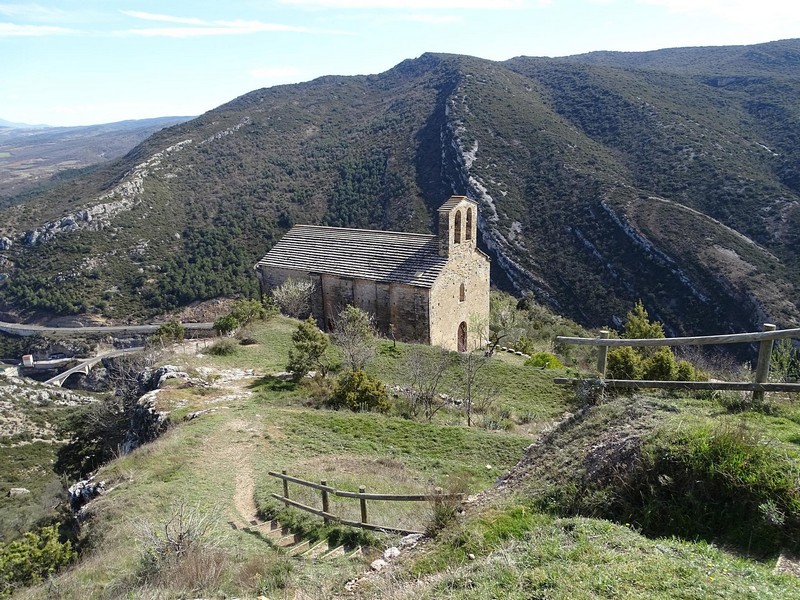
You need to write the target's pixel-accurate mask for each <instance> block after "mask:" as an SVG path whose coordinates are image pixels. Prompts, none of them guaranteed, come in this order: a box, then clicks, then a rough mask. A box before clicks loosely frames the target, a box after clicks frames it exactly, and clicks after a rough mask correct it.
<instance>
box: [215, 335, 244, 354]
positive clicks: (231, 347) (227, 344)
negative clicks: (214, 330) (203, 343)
mask: <svg viewBox="0 0 800 600" xmlns="http://www.w3.org/2000/svg"><path fill="white" fill-rule="evenodd" d="M238 345H239V344H238V343H237V342H236V340H234V339H232V338H224V339H221V340H218V341H216V342H214V344H213V345H212V346H211V347H210V348H209V349H208V353H209V354H212V355H214V356H231V355H233V354H236V348H237V346H238Z"/></svg>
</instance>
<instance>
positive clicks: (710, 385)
mask: <svg viewBox="0 0 800 600" xmlns="http://www.w3.org/2000/svg"><path fill="white" fill-rule="evenodd" d="M608 336H609V332H608V331H606V330H603V331H601V332H600V337H597V338H577V337H566V336H558V337H556V341H557V342H561V343H564V344H576V345H583V346H598V349H599V352H598V356H597V372H598V373H599V375H600V380H601V382H602V384H603V385H605V386H607V387H612V388H662V389H671V390H740V391H751V392H753V400H754V401H761V400H763V399H764V393H765V392H800V383H768V382H767V379H768V378H769V366H770V358H771V356H772V345H773V342H774V341H775V340H782V339H791V338H800V329H776V327H775V325H773V324H772V323H764V330H763V331H758V332H751V333H734V334H727V335H707V336H699V337H676V338H649V339H638V340H637V339H609V337H608ZM753 342H759V347H758V362H757V363H756V374H755V381H752V382H750V381H737V382H725V381H653V380H631V379H606V363H607V359H608V349H609V347H612V346H614V347H617V346H706V345H711V344H713V345H717V344H741V343H753ZM578 381H580V380H577V379H566V378H561V377H559V378H556V379H555V382H556V383H559V384H574V383H577V382H578Z"/></svg>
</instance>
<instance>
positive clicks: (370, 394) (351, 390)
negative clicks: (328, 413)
mask: <svg viewBox="0 0 800 600" xmlns="http://www.w3.org/2000/svg"><path fill="white" fill-rule="evenodd" d="M327 404H328V406H330V407H332V408H335V409H340V408H349V409H350V410H352V411H355V412H358V411H367V410H374V411H378V412H386V411H388V410H389V407H390V405H389V394H388V393H387V391H386V386H384V385H383V383H382V382H381V381H380V380H379V379H378V378H377V377H373V376H372V375H370V374H369V373H367V372H365V371H361V370H357V371H348V372H346V373H344V374H343V375H342V376H340V377H339V379H338V380H337V381H336V387H335V388H334V390H333V395H332V396H331V398H330V400H328V402H327Z"/></svg>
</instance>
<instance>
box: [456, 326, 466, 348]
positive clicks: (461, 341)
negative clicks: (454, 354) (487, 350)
mask: <svg viewBox="0 0 800 600" xmlns="http://www.w3.org/2000/svg"><path fill="white" fill-rule="evenodd" d="M458 351H459V352H466V351H467V322H466V321H461V325H459V326H458Z"/></svg>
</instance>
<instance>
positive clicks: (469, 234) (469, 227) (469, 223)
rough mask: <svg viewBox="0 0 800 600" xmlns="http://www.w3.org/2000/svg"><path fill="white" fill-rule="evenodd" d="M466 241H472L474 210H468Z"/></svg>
mask: <svg viewBox="0 0 800 600" xmlns="http://www.w3.org/2000/svg"><path fill="white" fill-rule="evenodd" d="M464 239H465V240H467V241H469V240H471V239H472V209H471V208H468V209H467V231H466V234H465V235H464Z"/></svg>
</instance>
